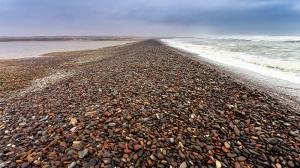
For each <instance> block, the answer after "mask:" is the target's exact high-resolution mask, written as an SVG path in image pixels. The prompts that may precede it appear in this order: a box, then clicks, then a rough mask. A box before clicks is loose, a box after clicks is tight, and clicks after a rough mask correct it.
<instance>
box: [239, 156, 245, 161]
mask: <svg viewBox="0 0 300 168" xmlns="http://www.w3.org/2000/svg"><path fill="white" fill-rule="evenodd" d="M237 160H238V161H240V162H243V161H245V160H246V158H245V157H244V156H239V157H237Z"/></svg>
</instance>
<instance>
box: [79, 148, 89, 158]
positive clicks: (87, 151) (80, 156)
mask: <svg viewBox="0 0 300 168" xmlns="http://www.w3.org/2000/svg"><path fill="white" fill-rule="evenodd" d="M88 153H89V150H88V149H84V150H82V151H79V152H78V156H79V158H80V159H82V158H84V157H85V156H87V155H88Z"/></svg>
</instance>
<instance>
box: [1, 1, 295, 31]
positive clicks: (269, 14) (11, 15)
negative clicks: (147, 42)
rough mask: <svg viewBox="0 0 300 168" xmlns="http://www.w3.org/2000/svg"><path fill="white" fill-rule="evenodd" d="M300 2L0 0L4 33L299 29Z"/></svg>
mask: <svg viewBox="0 0 300 168" xmlns="http://www.w3.org/2000/svg"><path fill="white" fill-rule="evenodd" d="M299 6H300V5H299V2H297V0H212V1H210V2H208V1H207V0H186V1H182V0H151V1H149V0H114V1H105V0H88V1H82V0H26V1H25V0H0V25H1V27H0V35H4V34H12V32H13V33H15V34H24V33H26V32H28V33H31V34H33V33H35V34H39V33H40V34H47V33H48V34H55V33H56V34H59V33H60V34H63V33H72V34H79V33H80V34H151V33H152V34H160V33H161V34H175V35H176V34H183V35H184V34H199V33H212V32H219V33H252V34H255V33H259V34H265V33H270V32H271V33H273V34H289V33H290V34H295V33H300V32H298V31H299V28H300V25H299V24H300V12H298V11H299V9H300V7H299ZM145 30H147V31H151V30H152V32H148V33H147V32H146V31H145Z"/></svg>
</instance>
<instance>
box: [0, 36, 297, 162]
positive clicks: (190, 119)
mask: <svg viewBox="0 0 300 168" xmlns="http://www.w3.org/2000/svg"><path fill="white" fill-rule="evenodd" d="M47 55H49V56H51V57H40V58H35V59H22V60H9V61H2V62H1V61H0V67H1V68H3V69H2V71H3V72H5V73H1V74H0V135H4V136H1V138H0V154H1V155H0V164H2V165H5V166H7V167H9V166H10V167H16V166H21V167H24V166H38V167H42V166H45V167H54V166H56V167H68V166H69V167H75V166H76V165H77V166H79V167H93V166H99V167H104V166H117V167H132V166H134V167H170V166H173V167H181V168H185V167H192V166H194V167H196V166H197V167H203V166H206V167H208V166H211V167H218V168H221V167H258V166H261V167H275V166H276V167H299V166H300V158H299V154H300V152H299V151H300V148H299V143H300V134H299V127H300V125H299V124H300V122H299V121H300V117H299V111H298V110H297V109H294V108H293V107H292V106H289V105H287V104H283V103H282V102H281V101H280V100H278V99H277V98H276V97H273V96H272V95H270V94H269V93H268V92H264V91H263V90H260V89H257V88H253V87H249V86H248V85H246V84H244V83H242V82H239V81H238V80H237V79H236V77H235V76H233V75H230V74H229V73H228V72H224V71H221V69H219V68H218V67H216V66H213V65H211V64H209V63H207V62H205V61H201V60H199V59H198V60H196V59H195V58H194V57H193V55H190V54H187V53H184V52H181V51H178V50H175V49H173V48H171V47H168V46H165V45H163V44H162V43H160V42H158V41H156V40H146V41H142V42H136V43H131V44H125V45H120V46H115V47H107V48H102V49H98V50H86V51H74V52H57V53H50V54H47Z"/></svg>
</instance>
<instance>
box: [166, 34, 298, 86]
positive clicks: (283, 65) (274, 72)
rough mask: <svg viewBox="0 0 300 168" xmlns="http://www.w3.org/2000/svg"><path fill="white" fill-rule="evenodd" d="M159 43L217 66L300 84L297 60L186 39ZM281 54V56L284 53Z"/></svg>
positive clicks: (167, 40)
mask: <svg viewBox="0 0 300 168" xmlns="http://www.w3.org/2000/svg"><path fill="white" fill-rule="evenodd" d="M281 39H283V38H281ZM193 40H195V39H193ZM198 40H199V39H198ZM161 41H162V42H164V43H165V44H167V45H169V46H172V47H175V48H179V49H182V50H185V51H187V52H191V53H194V54H197V55H199V56H200V57H203V58H206V59H209V60H212V61H213V62H216V63H219V64H225V65H229V66H232V67H238V68H242V69H246V70H249V71H253V72H256V73H259V74H262V75H265V76H269V77H272V78H277V79H282V80H285V81H289V82H292V83H297V84H300V61H299V60H297V59H281V58H282V56H281V57H276V58H272V57H270V56H266V55H265V56H264V55H253V54H248V53H245V52H238V51H237V52H235V51H230V50H228V49H226V47H225V48H224V49H222V48H220V46H222V45H221V44H219V43H217V44H218V45H215V44H210V43H201V44H199V43H193V42H194V41H193V42H190V41H192V40H190V41H189V40H186V39H185V40H182V39H162V40H161ZM268 51H269V50H266V51H265V50H264V51H263V52H261V53H265V52H268ZM270 52H271V51H270ZM273 52H274V51H273ZM281 54H282V55H283V54H284V52H283V53H281Z"/></svg>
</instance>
